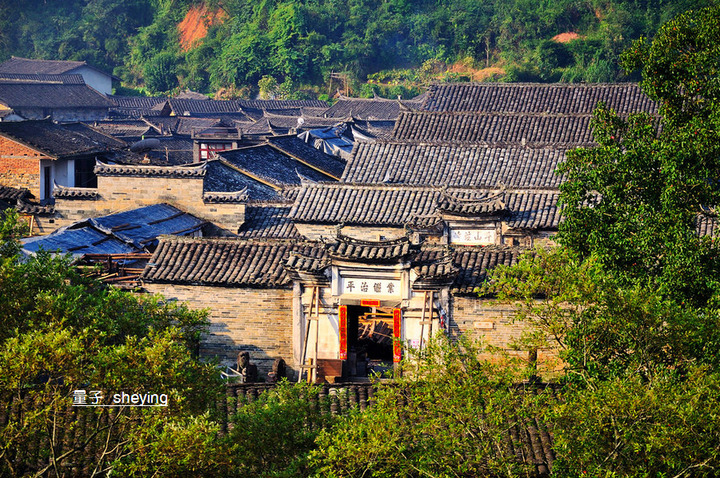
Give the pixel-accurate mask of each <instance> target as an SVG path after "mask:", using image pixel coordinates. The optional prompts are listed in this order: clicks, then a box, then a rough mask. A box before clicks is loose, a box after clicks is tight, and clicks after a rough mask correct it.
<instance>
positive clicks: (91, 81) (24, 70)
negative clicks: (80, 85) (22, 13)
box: [0, 56, 120, 95]
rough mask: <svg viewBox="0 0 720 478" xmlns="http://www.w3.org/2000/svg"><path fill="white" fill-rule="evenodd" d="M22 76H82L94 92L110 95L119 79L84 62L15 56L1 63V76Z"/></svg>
mask: <svg viewBox="0 0 720 478" xmlns="http://www.w3.org/2000/svg"><path fill="white" fill-rule="evenodd" d="M5 73H9V74H22V75H81V76H82V78H83V80H84V83H85V84H86V85H88V86H90V87H91V88H93V89H94V90H96V91H98V92H100V93H102V94H103V95H109V94H111V93H112V85H113V81H120V79H119V78H117V77H115V76H113V75H110V74H108V73H105V72H104V71H102V70H99V69H97V68H95V67H93V66H91V65H88V64H87V63H86V62H84V61H69V60H33V59H29V58H20V57H17V56H13V57H12V58H10V59H9V60H7V61H5V62H3V63H0V74H5Z"/></svg>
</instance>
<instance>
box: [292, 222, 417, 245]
mask: <svg viewBox="0 0 720 478" xmlns="http://www.w3.org/2000/svg"><path fill="white" fill-rule="evenodd" d="M295 227H296V228H297V230H298V232H299V233H300V234H302V235H303V236H305V237H306V238H308V239H310V240H314V241H317V240H320V239H321V238H325V239H332V238H334V237H335V236H336V235H337V228H336V227H335V226H334V225H330V224H305V223H297V222H296V223H295ZM342 233H343V234H344V235H346V236H350V237H352V238H354V239H360V240H363V241H375V242H376V241H381V240H382V241H384V240H393V239H398V238H400V237H405V229H404V228H402V227H380V226H365V227H363V226H345V227H343V228H342Z"/></svg>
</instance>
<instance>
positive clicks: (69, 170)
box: [0, 120, 127, 202]
mask: <svg viewBox="0 0 720 478" xmlns="http://www.w3.org/2000/svg"><path fill="white" fill-rule="evenodd" d="M126 146H127V145H126V144H125V143H124V142H123V141H120V140H117V139H115V138H113V137H111V136H108V135H105V134H103V133H101V132H99V131H97V130H94V129H92V128H90V127H88V126H86V125H84V124H82V123H73V124H57V123H54V122H52V121H50V120H42V121H20V122H8V123H6V122H2V123H0V184H3V185H5V186H10V187H15V188H26V189H28V190H29V191H30V193H31V194H32V195H33V196H34V197H35V198H36V199H38V200H39V201H41V202H47V201H50V200H51V199H52V196H53V195H52V190H53V187H54V185H55V184H57V185H61V186H68V187H94V186H96V184H97V178H96V176H95V173H94V172H93V168H94V167H95V161H96V160H98V159H100V160H103V161H111V160H112V161H115V160H118V159H122V157H124V156H125V153H124V152H123V149H124V148H125V147H126Z"/></svg>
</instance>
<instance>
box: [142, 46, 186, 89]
mask: <svg viewBox="0 0 720 478" xmlns="http://www.w3.org/2000/svg"><path fill="white" fill-rule="evenodd" d="M144 74H145V75H144V78H145V86H146V87H147V88H148V90H150V92H151V93H167V92H169V91H170V90H172V89H173V88H175V87H176V86H178V78H177V58H176V56H175V54H174V53H172V52H168V51H164V52H161V53H158V54H157V55H155V56H154V57H153V58H152V60H150V61H149V62H148V63H146V64H145V67H144Z"/></svg>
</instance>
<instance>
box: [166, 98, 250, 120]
mask: <svg viewBox="0 0 720 478" xmlns="http://www.w3.org/2000/svg"><path fill="white" fill-rule="evenodd" d="M167 104H168V105H169V106H170V109H171V111H172V112H173V113H175V114H176V115H177V116H187V115H191V114H195V113H234V112H239V111H240V107H239V105H238V102H237V101H235V100H190V99H174V98H170V99H168V100H167ZM161 107H162V105H161V104H158V105H156V106H155V107H154V108H156V109H161Z"/></svg>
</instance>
